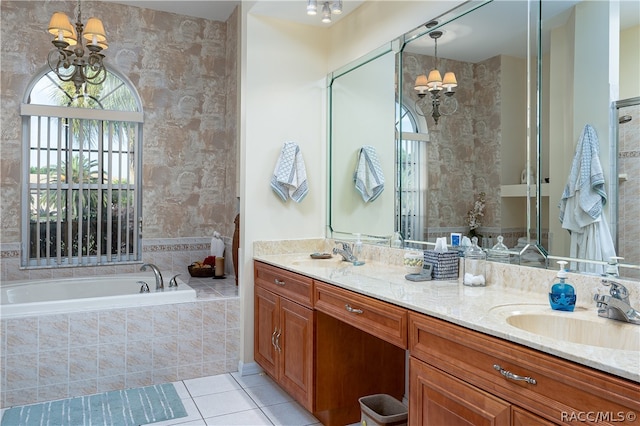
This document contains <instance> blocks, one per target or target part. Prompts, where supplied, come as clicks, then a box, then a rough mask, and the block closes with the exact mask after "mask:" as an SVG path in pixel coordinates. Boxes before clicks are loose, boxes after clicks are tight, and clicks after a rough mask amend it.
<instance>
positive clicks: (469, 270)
mask: <svg viewBox="0 0 640 426" xmlns="http://www.w3.org/2000/svg"><path fill="white" fill-rule="evenodd" d="M486 270H487V255H486V253H485V252H484V250H482V249H481V248H480V247H478V237H473V238H472V239H471V247H469V248H468V249H467V250H466V251H465V252H464V274H463V278H462V283H463V284H464V285H468V286H472V287H480V286H484V285H486V280H485V277H486Z"/></svg>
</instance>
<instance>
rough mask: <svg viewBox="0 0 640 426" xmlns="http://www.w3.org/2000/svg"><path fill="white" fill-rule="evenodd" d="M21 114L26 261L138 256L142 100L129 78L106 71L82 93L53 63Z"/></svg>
mask: <svg viewBox="0 0 640 426" xmlns="http://www.w3.org/2000/svg"><path fill="white" fill-rule="evenodd" d="M21 115H22V130H23V158H24V161H23V192H22V194H23V197H22V210H23V215H22V217H23V218H24V219H25V220H23V222H22V241H23V250H22V266H25V267H29V266H31V267H38V266H60V265H101V264H109V263H118V262H131V261H139V260H140V259H141V242H140V237H139V232H138V229H139V218H140V217H141V197H140V189H141V176H142V170H141V169H142V167H141V164H142V163H141V152H142V149H141V148H142V103H141V101H140V97H139V96H138V94H137V91H136V90H135V88H134V87H133V85H132V84H131V83H130V82H129V80H128V79H127V78H126V77H124V76H122V75H119V74H117V73H116V72H115V71H113V70H108V71H107V78H106V80H105V81H104V82H103V83H102V84H100V85H91V84H88V85H86V86H85V87H84V90H82V91H80V92H79V93H77V92H76V89H75V86H74V85H73V83H72V82H62V81H60V80H59V79H58V77H57V76H56V74H55V73H54V72H52V71H50V70H49V69H47V70H46V71H42V72H41V73H39V74H38V75H36V77H35V78H34V79H33V80H32V82H31V84H30V85H29V87H28V89H27V91H26V93H25V97H24V102H23V103H22V105H21ZM27 218H28V220H27Z"/></svg>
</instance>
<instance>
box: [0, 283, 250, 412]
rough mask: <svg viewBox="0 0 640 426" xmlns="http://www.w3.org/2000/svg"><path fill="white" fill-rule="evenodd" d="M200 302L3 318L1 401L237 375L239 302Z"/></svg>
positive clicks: (10, 402)
mask: <svg viewBox="0 0 640 426" xmlns="http://www.w3.org/2000/svg"><path fill="white" fill-rule="evenodd" d="M230 285H232V286H234V287H235V283H234V282H231V280H230ZM200 297H201V296H200V295H199V299H198V301H196V302H193V303H179V304H171V305H160V306H148V307H137V308H127V309H112V310H101V311H90V312H78V313H70V314H55V315H43V316H32V317H27V318H18V319H3V320H1V321H0V332H1V334H2V342H1V345H2V346H1V348H2V355H1V356H0V365H1V369H2V373H1V382H0V384H1V388H2V392H1V398H0V404H1V405H2V407H8V406H12V405H19V404H28V403H33V402H37V401H45V400H51V399H58V398H65V397H69V396H79V395H86V394H92V393H97V392H103V391H108V390H115V389H124V388H129V387H138V386H146V385H150V384H157V383H165V382H173V381H176V380H183V379H189V378H196V377H202V376H208V375H215V374H221V373H225V372H231V371H236V370H237V366H238V360H239V345H240V301H239V298H238V297H237V295H236V296H235V297H230V298H219V299H217V300H216V299H200Z"/></svg>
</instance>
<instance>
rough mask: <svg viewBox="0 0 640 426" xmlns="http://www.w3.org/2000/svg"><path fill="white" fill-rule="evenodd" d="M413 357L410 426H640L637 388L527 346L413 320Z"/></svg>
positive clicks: (439, 322) (426, 319)
mask: <svg viewBox="0 0 640 426" xmlns="http://www.w3.org/2000/svg"><path fill="white" fill-rule="evenodd" d="M409 350H410V352H411V359H410V368H409V377H410V379H409V380H410V396H409V423H410V424H412V425H430V424H433V425H441V424H447V425H472V424H473V425H479V424H495V425H513V426H517V425H549V424H575V423H576V422H578V423H580V424H599V425H620V424H625V425H626V424H640V420H638V418H637V416H636V417H634V415H632V416H631V417H632V420H631V421H628V420H627V421H626V422H624V421H621V417H620V416H625V415H627V414H628V413H634V414H635V415H637V414H638V413H640V385H639V384H638V383H635V382H632V381H629V380H625V379H622V378H619V377H616V376H612V375H609V374H606V373H603V372H601V371H598V370H594V369H591V368H589V367H585V366H582V365H579V364H576V363H573V362H570V361H567V360H564V359H561V358H558V357H555V356H552V355H549V354H546V353H543V352H539V351H536V350H533V349H530V348H527V347H524V346H522V345H518V344H515V343H512V342H508V341H505V340H502V339H499V338H496V337H493V336H488V335H485V334H482V333H479V332H476V331H473V330H469V329H467V328H465V327H461V326H457V325H455V324H451V323H449V322H447V321H443V320H439V319H436V318H432V317H429V316H426V315H422V314H418V313H409ZM501 371H502V372H507V371H508V372H511V373H513V374H515V375H517V376H519V377H521V378H525V377H526V378H529V380H528V381H526V380H513V379H508V378H506V377H504V376H503V374H502V372H501ZM505 374H506V373H505ZM597 416H599V417H597ZM577 419H581V420H577ZM622 419H624V418H622Z"/></svg>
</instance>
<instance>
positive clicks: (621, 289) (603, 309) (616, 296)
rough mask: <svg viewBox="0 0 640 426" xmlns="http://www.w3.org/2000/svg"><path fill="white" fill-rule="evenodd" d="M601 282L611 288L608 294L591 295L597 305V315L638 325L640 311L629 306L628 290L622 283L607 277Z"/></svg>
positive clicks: (639, 322)
mask: <svg viewBox="0 0 640 426" xmlns="http://www.w3.org/2000/svg"><path fill="white" fill-rule="evenodd" d="M602 284H603V285H605V286H607V287H608V286H611V290H609V294H610V295H609V296H607V295H600V294H596V295H594V296H593V300H595V301H596V304H597V306H598V316H601V317H603V318H610V319H614V320H618V321H624V322H628V323H631V324H638V325H640V312H638V311H637V310H636V309H634V308H632V307H631V303H630V302H629V290H627V288H626V287H625V286H623V285H622V284H620V283H617V282H615V281H611V280H607V279H604V280H602Z"/></svg>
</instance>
